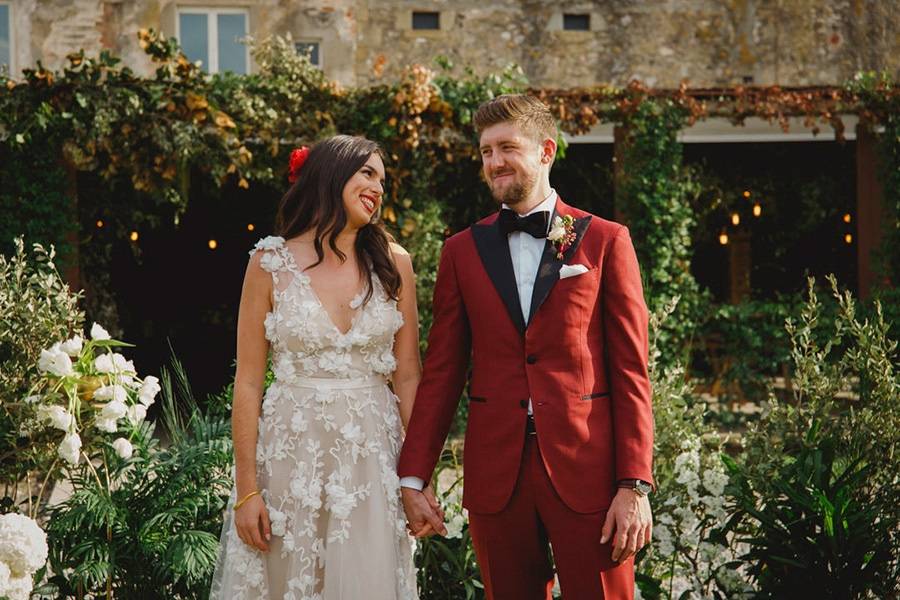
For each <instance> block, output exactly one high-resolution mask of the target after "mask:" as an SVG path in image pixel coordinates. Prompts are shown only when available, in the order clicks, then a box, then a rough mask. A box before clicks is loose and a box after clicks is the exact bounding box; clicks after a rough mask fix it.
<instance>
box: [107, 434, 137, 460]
mask: <svg viewBox="0 0 900 600" xmlns="http://www.w3.org/2000/svg"><path fill="white" fill-rule="evenodd" d="M112 447H113V449H114V450H115V451H116V454H118V455H119V458H124V459H125V460H128V459H129V458H131V455H132V454H133V453H134V446H132V445H131V442H129V441H128V440H126V439H125V438H117V439H116V441H114V442H113V443H112Z"/></svg>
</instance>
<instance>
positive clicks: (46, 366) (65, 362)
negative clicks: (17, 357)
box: [38, 343, 75, 377]
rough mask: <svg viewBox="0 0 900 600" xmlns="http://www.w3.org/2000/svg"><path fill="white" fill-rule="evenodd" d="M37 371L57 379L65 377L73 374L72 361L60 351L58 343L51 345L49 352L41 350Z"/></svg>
mask: <svg viewBox="0 0 900 600" xmlns="http://www.w3.org/2000/svg"><path fill="white" fill-rule="evenodd" d="M38 369H40V370H41V371H44V372H46V373H51V374H53V375H56V376H58V377H67V376H69V375H72V374H73V373H74V372H75V370H74V369H73V368H72V359H71V358H70V357H69V355H68V354H66V353H65V352H63V351H62V349H61V348H60V344H59V343H56V344H53V346H52V347H51V348H50V349H49V350H41V358H40V359H39V360H38Z"/></svg>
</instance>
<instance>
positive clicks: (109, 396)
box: [94, 384, 128, 402]
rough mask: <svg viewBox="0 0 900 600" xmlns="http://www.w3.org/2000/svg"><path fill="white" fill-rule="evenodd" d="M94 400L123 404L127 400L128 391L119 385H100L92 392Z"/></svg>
mask: <svg viewBox="0 0 900 600" xmlns="http://www.w3.org/2000/svg"><path fill="white" fill-rule="evenodd" d="M94 398H95V399H96V400H114V401H116V402H125V400H127V399H128V391H127V390H126V389H125V388H123V387H122V386H121V385H118V384H114V385H101V386H100V387H98V388H97V389H96V390H94Z"/></svg>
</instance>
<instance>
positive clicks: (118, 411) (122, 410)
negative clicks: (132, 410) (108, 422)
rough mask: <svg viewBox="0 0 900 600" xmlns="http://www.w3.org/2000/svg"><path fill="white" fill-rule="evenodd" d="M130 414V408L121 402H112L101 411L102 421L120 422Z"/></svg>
mask: <svg viewBox="0 0 900 600" xmlns="http://www.w3.org/2000/svg"><path fill="white" fill-rule="evenodd" d="M127 414H128V406H127V405H126V404H125V403H124V402H122V401H121V400H111V401H110V402H107V403H106V404H104V405H103V408H101V409H100V418H101V419H113V420H116V421H117V420H119V419H121V418H122V417H124V416H125V415H127Z"/></svg>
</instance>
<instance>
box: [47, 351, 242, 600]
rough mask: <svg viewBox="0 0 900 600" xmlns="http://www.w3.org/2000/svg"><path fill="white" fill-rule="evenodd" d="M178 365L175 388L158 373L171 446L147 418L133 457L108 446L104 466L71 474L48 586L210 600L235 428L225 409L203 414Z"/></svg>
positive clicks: (55, 518) (57, 509) (51, 525)
mask: <svg viewBox="0 0 900 600" xmlns="http://www.w3.org/2000/svg"><path fill="white" fill-rule="evenodd" d="M173 368H174V372H175V382H174V384H175V386H177V391H176V389H175V387H174V386H173V381H172V377H171V376H170V375H169V373H168V372H166V371H164V372H163V374H162V383H163V399H164V407H163V423H164V426H165V428H166V434H167V435H166V437H167V438H168V445H167V446H164V445H163V444H161V443H160V441H159V440H157V439H154V438H153V427H152V426H150V425H144V426H143V428H142V429H141V430H140V431H139V432H137V433H136V434H135V436H134V437H133V439H132V442H133V443H134V446H135V453H134V456H133V457H132V458H131V459H128V460H122V459H119V458H118V457H117V455H116V453H115V451H113V450H112V449H111V448H106V449H105V450H104V453H103V462H102V469H101V471H100V472H99V473H98V472H97V471H94V469H93V467H90V466H88V465H85V464H82V465H80V466H79V467H78V468H77V470H74V471H71V472H70V482H71V485H72V487H73V493H72V495H71V497H69V498H68V499H67V500H65V501H64V502H62V503H60V504H58V505H55V506H53V507H52V510H51V512H50V520H49V522H48V524H47V527H46V529H47V533H48V537H49V543H50V564H51V570H52V572H53V573H54V575H53V576H52V577H51V578H50V580H49V583H48V585H47V586H46V589H45V590H44V593H47V594H55V595H56V596H57V597H78V598H83V597H101V596H104V597H105V596H106V593H107V590H111V591H112V593H114V594H115V595H116V596H119V597H123V598H159V597H166V598H206V595H207V594H208V589H209V581H210V579H211V577H212V573H213V570H214V568H215V564H216V560H217V557H218V539H219V533H220V531H221V527H222V521H221V513H222V510H223V509H224V507H225V502H226V500H227V496H228V493H229V491H230V489H231V477H230V467H231V453H232V446H231V435H230V434H231V430H230V425H229V422H228V419H227V418H226V417H224V416H223V415H222V414H221V413H222V412H223V411H221V410H218V409H217V410H215V411H211V412H208V413H203V412H201V411H200V409H199V407H198V405H197V404H196V402H195V401H194V399H193V396H192V395H191V392H190V386H189V384H188V381H187V378H186V376H185V374H184V371H183V370H182V368H181V365H180V364H179V363H178V361H177V360H173ZM219 404H221V402H219V403H214V405H219ZM179 407H182V409H179ZM182 410H184V412H182ZM104 470H106V472H104Z"/></svg>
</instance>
